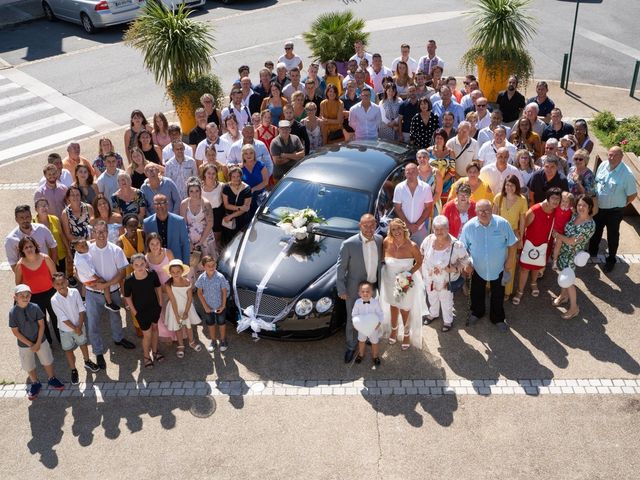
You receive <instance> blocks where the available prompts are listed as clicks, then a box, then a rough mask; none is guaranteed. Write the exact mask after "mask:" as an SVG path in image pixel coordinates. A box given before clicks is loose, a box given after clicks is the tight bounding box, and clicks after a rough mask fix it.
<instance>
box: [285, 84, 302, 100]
mask: <svg viewBox="0 0 640 480" xmlns="http://www.w3.org/2000/svg"><path fill="white" fill-rule="evenodd" d="M295 92H302V93H304V84H303V83H302V82H300V83H298V86H297V87H294V86H293V83H291V82H289V83H287V84H286V85H285V86H284V88H283V89H282V96H283V97H285V98H286V99H287V101H289V102H290V101H291V95H293V94H294V93H295Z"/></svg>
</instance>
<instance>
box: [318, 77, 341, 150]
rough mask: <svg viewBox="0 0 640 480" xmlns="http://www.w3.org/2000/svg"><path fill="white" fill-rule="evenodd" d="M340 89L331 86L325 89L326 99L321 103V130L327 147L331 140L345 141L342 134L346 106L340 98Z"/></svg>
mask: <svg viewBox="0 0 640 480" xmlns="http://www.w3.org/2000/svg"><path fill="white" fill-rule="evenodd" d="M338 91H339V90H338V88H337V87H336V86H335V85H333V84H331V85H327V88H326V89H325V96H326V98H325V99H324V100H323V101H322V102H320V119H321V120H322V122H321V123H320V129H321V131H322V142H323V144H324V145H326V144H327V143H328V142H329V140H331V141H336V140H342V139H344V135H343V133H342V124H343V115H344V104H343V103H342V100H340V99H339V98H338V97H339V96H340V95H338Z"/></svg>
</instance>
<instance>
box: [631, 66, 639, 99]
mask: <svg viewBox="0 0 640 480" xmlns="http://www.w3.org/2000/svg"><path fill="white" fill-rule="evenodd" d="M639 72H640V60H636V68H635V69H634V70H633V80H631V90H629V96H630V97H633V96H634V95H635V93H636V83H637V82H638V73H639Z"/></svg>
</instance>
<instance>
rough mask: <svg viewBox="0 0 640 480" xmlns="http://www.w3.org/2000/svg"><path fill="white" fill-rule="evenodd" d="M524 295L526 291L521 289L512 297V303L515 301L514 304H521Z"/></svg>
mask: <svg viewBox="0 0 640 480" xmlns="http://www.w3.org/2000/svg"><path fill="white" fill-rule="evenodd" d="M523 295H524V292H520V291H518V292H516V294H515V295H514V296H513V298H512V299H511V303H513V304H514V305H520V300H522V296H523Z"/></svg>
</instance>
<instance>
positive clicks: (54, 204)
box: [33, 182, 67, 218]
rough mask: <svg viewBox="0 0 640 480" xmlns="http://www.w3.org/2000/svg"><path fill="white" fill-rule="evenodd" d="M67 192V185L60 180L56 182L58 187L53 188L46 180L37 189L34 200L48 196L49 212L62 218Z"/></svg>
mask: <svg viewBox="0 0 640 480" xmlns="http://www.w3.org/2000/svg"><path fill="white" fill-rule="evenodd" d="M66 194H67V187H65V186H64V185H63V184H61V183H60V182H56V187H55V188H51V187H49V185H47V183H46V182H45V183H44V184H43V185H40V186H39V187H38V189H37V190H36V193H35V194H34V195H33V200H34V202H36V201H38V200H39V199H41V198H46V199H47V201H48V202H49V212H51V213H52V214H53V215H55V216H56V217H58V218H60V216H61V215H62V211H63V210H64V207H65V206H66V205H65V201H64V196H65V195H66Z"/></svg>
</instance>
